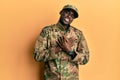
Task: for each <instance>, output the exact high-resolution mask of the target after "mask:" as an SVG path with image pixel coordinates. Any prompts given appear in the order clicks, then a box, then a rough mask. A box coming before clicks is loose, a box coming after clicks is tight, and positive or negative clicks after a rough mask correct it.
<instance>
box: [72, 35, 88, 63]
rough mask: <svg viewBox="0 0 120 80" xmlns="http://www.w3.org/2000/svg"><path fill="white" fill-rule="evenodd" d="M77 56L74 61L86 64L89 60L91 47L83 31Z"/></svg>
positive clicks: (76, 51)
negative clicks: (89, 47)
mask: <svg viewBox="0 0 120 80" xmlns="http://www.w3.org/2000/svg"><path fill="white" fill-rule="evenodd" d="M75 53H76V56H75V57H74V58H73V60H72V61H73V62H75V63H77V64H81V65H84V64H86V63H87V62H88V61H89V49H88V46H87V42H86V39H85V37H84V35H83V34H82V33H81V39H80V41H79V42H78V45H77V49H76V50H75Z"/></svg>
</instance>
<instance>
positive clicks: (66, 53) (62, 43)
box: [34, 5, 89, 80]
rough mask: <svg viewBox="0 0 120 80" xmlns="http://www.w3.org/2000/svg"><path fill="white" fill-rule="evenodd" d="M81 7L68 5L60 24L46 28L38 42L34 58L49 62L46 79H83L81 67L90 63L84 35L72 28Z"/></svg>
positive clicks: (61, 12)
mask: <svg viewBox="0 0 120 80" xmlns="http://www.w3.org/2000/svg"><path fill="white" fill-rule="evenodd" d="M77 17H78V11H77V8H76V7H74V6H72V5H65V6H64V7H63V9H62V10H61V11H60V19H59V21H58V23H57V24H54V25H50V26H47V27H44V28H43V29H42V32H41V33H40V35H39V37H38V39H37V40H36V44H35V50H34V58H35V60H36V61H44V62H45V73H44V75H45V80H79V76H78V73H79V72H78V65H79V64H81V65H83V64H86V63H87V62H88V60H89V50H88V47H87V43H86V40H85V37H84V35H83V33H82V32H81V31H80V30H78V29H76V28H75V27H73V26H71V25H70V24H71V23H72V21H73V20H74V19H75V18H77Z"/></svg>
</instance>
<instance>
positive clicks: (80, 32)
mask: <svg viewBox="0 0 120 80" xmlns="http://www.w3.org/2000/svg"><path fill="white" fill-rule="evenodd" d="M71 29H72V30H73V31H74V32H75V33H77V34H82V31H81V30H79V29H77V28H76V27H74V26H71Z"/></svg>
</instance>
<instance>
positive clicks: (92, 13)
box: [0, 0, 120, 80]
mask: <svg viewBox="0 0 120 80" xmlns="http://www.w3.org/2000/svg"><path fill="white" fill-rule="evenodd" d="M67 3H70V4H73V5H75V6H76V7H77V8H78V9H79V15H80V16H79V18H78V19H75V20H74V21H73V23H72V25H73V26H76V28H78V29H81V30H82V31H83V33H84V35H85V37H86V39H87V43H88V46H89V49H90V61H89V63H88V64H86V65H84V66H79V68H80V70H79V74H80V79H81V80H120V77H119V75H120V69H119V68H120V62H119V61H120V45H119V44H120V42H119V41H120V0H0V80H42V78H41V74H42V73H43V71H42V69H43V67H44V66H42V63H37V62H35V61H34V59H33V55H32V52H33V47H34V43H35V40H36V39H37V37H38V35H39V32H40V31H41V28H43V27H44V26H46V25H50V24H54V23H57V21H58V19H59V11H60V10H61V8H62V7H63V6H64V5H65V4H67ZM40 64H41V65H40Z"/></svg>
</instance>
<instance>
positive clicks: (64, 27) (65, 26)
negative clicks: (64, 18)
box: [59, 21, 70, 31]
mask: <svg viewBox="0 0 120 80" xmlns="http://www.w3.org/2000/svg"><path fill="white" fill-rule="evenodd" d="M59 22H60V23H61V24H62V27H63V29H64V30H65V31H67V30H68V28H69V27H70V24H64V23H63V22H61V21H59Z"/></svg>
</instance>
